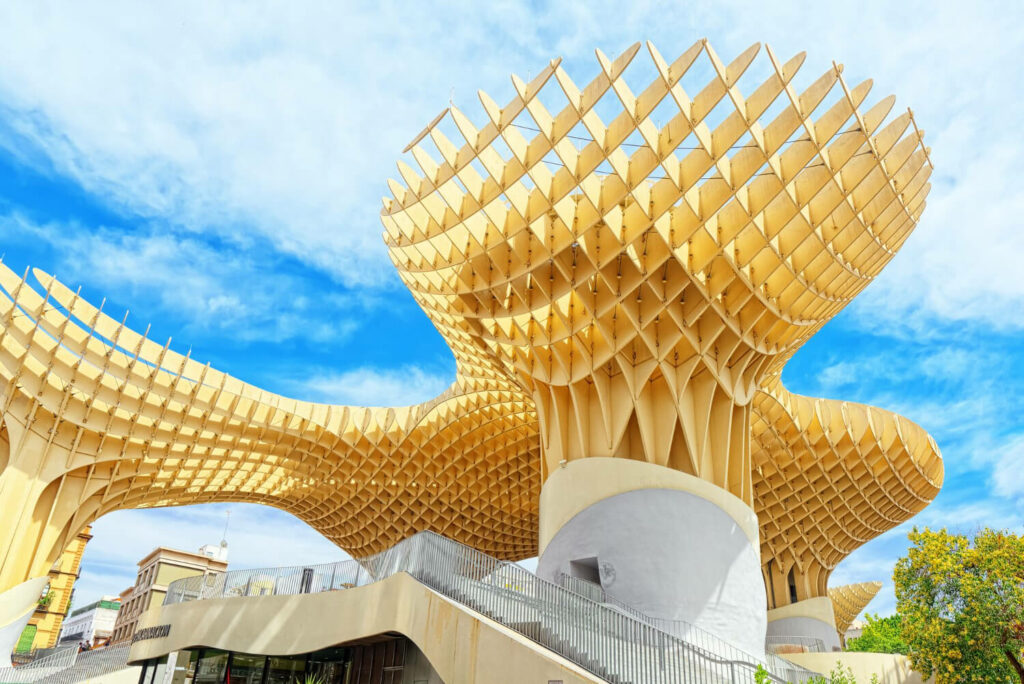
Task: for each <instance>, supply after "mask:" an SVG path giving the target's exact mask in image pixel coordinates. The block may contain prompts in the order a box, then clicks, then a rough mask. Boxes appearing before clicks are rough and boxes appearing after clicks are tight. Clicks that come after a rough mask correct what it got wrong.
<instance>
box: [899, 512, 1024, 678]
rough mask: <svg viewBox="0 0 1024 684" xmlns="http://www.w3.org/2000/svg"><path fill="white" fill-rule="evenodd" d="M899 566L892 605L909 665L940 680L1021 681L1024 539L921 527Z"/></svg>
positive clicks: (988, 532) (1023, 669) (1023, 673)
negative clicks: (898, 620) (971, 535)
mask: <svg viewBox="0 0 1024 684" xmlns="http://www.w3.org/2000/svg"><path fill="white" fill-rule="evenodd" d="M909 536H910V541H911V543H912V546H911V547H910V550H909V552H908V554H907V556H906V557H905V558H901V559H900V560H899V562H897V564H896V571H895V573H894V575H893V579H894V580H895V581H896V610H897V612H898V613H899V614H900V616H901V618H902V620H901V631H902V634H903V638H904V640H905V641H906V643H907V646H908V647H909V653H908V655H909V656H910V661H911V664H912V665H913V667H914V669H915V670H917V671H918V672H920V673H922V674H923V675H924V676H926V677H928V676H930V675H931V674H933V673H934V674H935V675H936V679H937V681H938V682H940V684H946V683H950V682H1021V683H1022V684H1024V665H1022V661H1024V537H1021V536H1018V535H1014V534H1011V533H1009V532H1000V531H995V530H990V529H985V530H982V531H980V532H978V533H977V534H976V535H975V537H974V540H973V544H972V542H971V540H970V539H968V538H967V537H966V536H964V535H956V534H950V533H949V532H947V531H946V530H945V529H943V530H939V531H937V532H933V531H930V530H928V529H925V530H923V531H918V530H917V528H914V531H913V532H911V533H910V535H909Z"/></svg>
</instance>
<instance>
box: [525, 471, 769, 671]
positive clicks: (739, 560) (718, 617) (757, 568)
mask: <svg viewBox="0 0 1024 684" xmlns="http://www.w3.org/2000/svg"><path fill="white" fill-rule="evenodd" d="M540 546H541V555H540V561H539V563H538V567H537V574H538V575H540V576H541V577H543V578H545V579H549V580H555V579H556V578H557V576H558V573H559V572H564V573H566V574H570V575H573V574H575V575H577V576H581V575H587V574H591V576H592V579H596V580H598V581H599V582H600V584H601V586H602V587H603V588H604V589H605V591H606V592H607V593H608V594H609V595H610V596H612V597H614V598H615V599H617V600H618V601H621V602H623V603H625V604H627V605H629V606H631V607H632V608H635V609H637V610H639V611H641V612H643V613H645V614H647V615H649V616H651V617H655V618H660V619H664V620H677V621H683V622H686V623H689V624H691V625H694V626H696V627H699V628H701V629H704V630H706V631H708V632H711V633H712V634H714V635H716V636H718V637H720V638H722V639H723V640H725V641H728V642H730V643H732V644H733V645H735V646H736V647H737V648H740V649H742V650H744V651H746V652H747V653H749V654H750V655H753V656H757V657H761V656H763V655H764V636H765V624H766V612H767V610H766V604H767V600H766V596H765V588H764V578H763V576H762V574H761V553H760V541H759V537H758V525H757V516H756V515H755V513H754V511H753V510H752V509H751V508H750V507H749V506H747V505H746V504H745V503H743V501H741V500H740V499H738V498H737V497H735V496H733V495H732V494H730V493H729V492H727V491H725V490H724V489H721V488H720V487H717V486H715V485H713V484H711V483H709V482H706V481H704V480H701V479H699V478H696V477H693V476H691V475H687V474H685V473H682V472H679V471H677V470H673V469H670V468H666V467H663V466H658V465H654V464H651V463H646V462H643V461H634V460H629V459H620V458H586V459H579V460H574V461H570V462H568V463H566V464H564V467H561V468H559V469H557V470H556V471H555V472H553V473H552V474H551V475H550V476H549V477H548V480H547V481H546V482H545V484H544V487H543V489H542V490H541V505H540ZM595 570H596V572H595Z"/></svg>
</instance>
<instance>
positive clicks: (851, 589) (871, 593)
mask: <svg viewBox="0 0 1024 684" xmlns="http://www.w3.org/2000/svg"><path fill="white" fill-rule="evenodd" d="M881 588H882V583H881V582H861V583H860V584H844V585H843V586H841V587H835V588H833V589H829V590H828V597H829V598H830V599H832V611H833V612H834V613H835V615H836V631H837V632H839V633H840V634H843V633H845V632H846V630H847V629H849V628H850V625H851V624H852V623H853V621H854V620H855V619H857V616H858V615H860V613H861V611H862V610H864V609H865V608H867V606H868V604H869V603H871V599H873V598H875V596H876V595H878V592H879V590H881Z"/></svg>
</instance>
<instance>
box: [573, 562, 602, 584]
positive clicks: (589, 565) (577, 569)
mask: <svg viewBox="0 0 1024 684" xmlns="http://www.w3.org/2000/svg"><path fill="white" fill-rule="evenodd" d="M569 574H570V575H572V576H573V577H578V578H580V579H582V580H586V581H588V582H592V583H594V584H596V585H598V586H600V585H601V571H600V570H599V569H598V565H597V556H594V557H592V558H577V559H576V560H574V561H569Z"/></svg>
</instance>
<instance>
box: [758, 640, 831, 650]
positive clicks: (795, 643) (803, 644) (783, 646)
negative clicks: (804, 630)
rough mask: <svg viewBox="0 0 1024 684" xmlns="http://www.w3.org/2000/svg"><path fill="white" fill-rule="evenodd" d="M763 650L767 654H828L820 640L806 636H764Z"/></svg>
mask: <svg viewBox="0 0 1024 684" xmlns="http://www.w3.org/2000/svg"><path fill="white" fill-rule="evenodd" d="M764 648H765V650H766V651H767V652H768V653H774V654H780V653H828V649H827V648H825V642H824V641H823V640H822V639H817V638H815V637H807V636H766V637H765V638H764Z"/></svg>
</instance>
